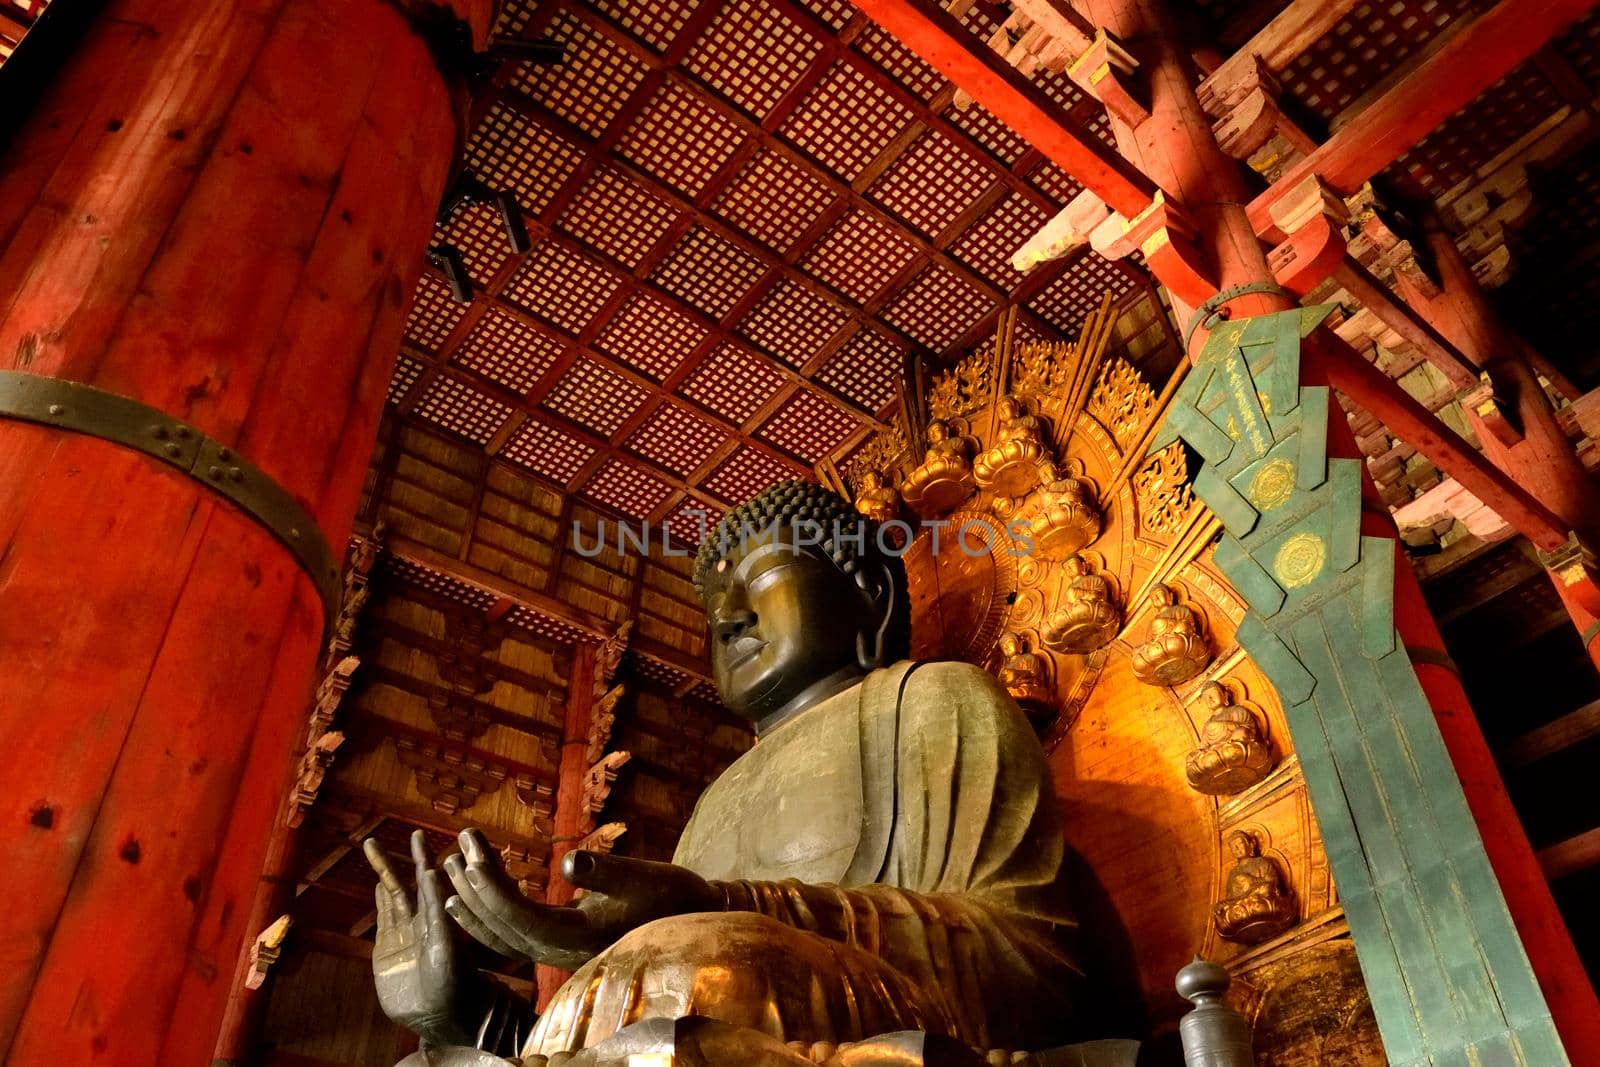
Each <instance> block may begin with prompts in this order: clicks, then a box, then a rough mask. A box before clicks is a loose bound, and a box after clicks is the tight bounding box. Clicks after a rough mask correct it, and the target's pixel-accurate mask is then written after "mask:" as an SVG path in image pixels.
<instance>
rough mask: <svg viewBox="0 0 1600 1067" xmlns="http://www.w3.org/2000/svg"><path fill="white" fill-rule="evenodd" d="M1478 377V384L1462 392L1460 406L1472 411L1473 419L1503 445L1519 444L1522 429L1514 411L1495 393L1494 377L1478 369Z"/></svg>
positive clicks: (1508, 446)
mask: <svg viewBox="0 0 1600 1067" xmlns="http://www.w3.org/2000/svg"><path fill="white" fill-rule="evenodd" d="M1478 378H1479V384H1478V385H1477V386H1476V387H1475V388H1473V389H1470V390H1468V391H1467V392H1465V393H1463V394H1462V396H1461V405H1462V407H1464V408H1466V409H1467V410H1468V411H1470V412H1471V413H1472V416H1473V421H1474V422H1476V423H1477V424H1478V425H1479V426H1480V427H1482V429H1483V431H1484V432H1485V433H1487V434H1489V435H1490V436H1491V437H1493V438H1494V439H1495V440H1496V441H1499V442H1500V443H1501V444H1502V445H1504V446H1505V447H1507V448H1510V447H1511V446H1512V445H1516V444H1520V443H1521V442H1522V436H1523V435H1522V430H1521V428H1520V427H1519V426H1518V425H1517V418H1516V415H1515V413H1514V412H1513V411H1512V410H1510V409H1509V408H1508V406H1507V405H1506V404H1504V403H1503V402H1502V401H1501V400H1500V398H1499V397H1498V396H1496V395H1495V387H1494V379H1493V378H1491V377H1489V372H1488V371H1480V372H1479V374H1478Z"/></svg>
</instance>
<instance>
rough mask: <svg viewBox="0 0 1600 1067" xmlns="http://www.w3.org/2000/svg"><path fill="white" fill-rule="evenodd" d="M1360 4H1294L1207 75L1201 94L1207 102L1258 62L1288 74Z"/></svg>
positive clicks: (1324, 0) (1317, 0)
mask: <svg viewBox="0 0 1600 1067" xmlns="http://www.w3.org/2000/svg"><path fill="white" fill-rule="evenodd" d="M1359 3H1360V0H1294V2H1293V3H1291V4H1290V5H1289V6H1288V7H1286V8H1284V9H1283V10H1282V11H1280V12H1279V13H1278V14H1277V15H1276V16H1274V17H1273V19H1272V21H1271V22H1269V23H1267V25H1265V26H1264V27H1262V28H1261V30H1260V31H1259V32H1257V33H1256V34H1255V35H1254V36H1252V37H1251V38H1250V40H1249V41H1247V42H1246V43H1245V44H1244V45H1243V46H1242V47H1240V49H1239V50H1238V51H1237V52H1235V53H1234V54H1233V55H1231V56H1229V57H1228V58H1227V59H1226V60H1224V61H1223V63H1222V65H1221V66H1219V67H1218V68H1217V69H1216V70H1214V71H1212V72H1211V73H1210V74H1209V75H1207V76H1206V80H1205V81H1203V82H1201V83H1200V88H1199V89H1198V90H1197V93H1198V94H1199V96H1200V98H1201V99H1202V100H1204V99H1205V98H1206V96H1207V94H1208V91H1209V92H1214V91H1215V90H1216V88H1217V87H1218V86H1223V85H1232V84H1233V83H1235V82H1237V81H1239V80H1240V79H1241V78H1243V77H1244V76H1245V75H1247V74H1248V73H1249V72H1250V71H1251V70H1252V68H1254V66H1255V64H1256V62H1257V61H1258V60H1259V61H1260V63H1261V64H1262V65H1263V66H1265V67H1266V68H1267V69H1268V70H1270V71H1272V72H1273V73H1274V74H1276V73H1279V72H1280V71H1283V70H1286V69H1287V68H1288V67H1289V64H1291V63H1293V62H1294V61H1295V59H1296V58H1298V57H1299V55H1300V54H1301V53H1302V52H1304V51H1305V50H1306V49H1307V48H1309V47H1311V45H1312V44H1314V43H1315V42H1316V41H1317V40H1318V39H1319V38H1321V37H1322V35H1323V34H1325V33H1327V32H1328V31H1329V30H1331V29H1333V28H1334V27H1335V26H1337V25H1338V24H1339V20H1340V19H1342V18H1344V17H1345V15H1347V14H1349V13H1350V11H1351V10H1352V9H1354V8H1355V7H1356V6H1357V4H1359Z"/></svg>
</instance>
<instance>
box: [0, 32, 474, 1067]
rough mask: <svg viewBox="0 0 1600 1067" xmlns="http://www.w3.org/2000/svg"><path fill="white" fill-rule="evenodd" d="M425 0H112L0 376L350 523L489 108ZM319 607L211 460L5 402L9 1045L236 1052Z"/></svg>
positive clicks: (123, 1052) (54, 173)
mask: <svg viewBox="0 0 1600 1067" xmlns="http://www.w3.org/2000/svg"><path fill="white" fill-rule="evenodd" d="M408 6H409V5H407V4H404V3H391V2H386V0H240V2H238V3H229V4H171V3H165V2H161V0H109V2H108V3H106V4H105V6H104V10H103V13H102V14H101V15H100V16H99V17H98V18H97V19H96V20H95V21H94V23H93V24H92V25H91V26H90V27H89V28H88V30H87V32H86V34H85V36H84V38H83V40H82V42H81V44H80V45H79V46H78V47H77V49H76V50H75V51H74V53H73V54H72V56H71V57H70V58H69V59H68V60H67V61H66V62H65V64H64V65H63V66H62V67H61V69H59V70H58V71H57V72H56V73H55V76H54V78H53V80H52V81H51V83H50V84H49V85H48V86H46V87H44V91H43V93H42V96H41V97H40V98H39V99H38V100H37V101H36V102H34V103H33V110H32V113H31V114H30V115H29V116H28V118H27V119H26V120H25V121H24V122H23V123H22V125H21V127H20V129H19V131H18V133H17V136H16V137H15V139H14V140H13V142H12V143H11V144H10V145H8V146H6V155H5V157H4V160H3V162H0V278H4V279H6V283H7V284H6V286H5V291H4V293H3V294H0V369H3V370H6V371H20V372H26V373H28V374H31V375H38V376H43V377H45V378H54V379H62V380H66V381H70V382H77V383H85V384H88V385H92V386H94V387H96V388H98V389H100V390H104V391H106V392H109V393H113V394H118V395H120V396H123V397H128V398H131V399H133V400H136V401H138V402H140V403H142V404H145V405H148V406H149V407H151V408H155V409H159V411H160V412H162V413H165V415H167V416H169V417H171V418H173V419H177V420H181V421H183V422H184V423H186V424H187V425H188V426H191V427H193V428H194V429H195V430H197V431H198V432H200V433H203V434H206V435H209V436H210V437H212V438H214V439H216V440H217V441H218V442H220V443H221V444H223V445H226V446H227V447H228V448H230V449H232V450H234V451H236V452H237V453H238V454H239V455H241V456H243V457H244V458H245V459H247V460H249V461H251V462H253V463H254V464H256V465H257V466H259V467H260V468H261V469H262V471H263V472H264V473H265V475H266V476H268V477H270V478H271V479H272V480H274V481H275V482H277V483H278V485H280V486H281V487H283V489H284V490H286V491H287V493H288V494H290V495H291V496H292V497H293V498H294V499H295V500H296V501H298V502H299V504H300V505H302V506H303V507H304V508H305V509H307V510H308V511H309V512H310V513H311V514H312V515H313V516H314V517H315V520H316V524H317V526H318V527H319V528H320V531H321V534H322V535H323V537H325V538H326V540H327V541H328V542H329V543H331V544H334V545H342V544H343V543H344V540H345V537H346V534H347V531H348V528H349V524H350V521H351V518H352V516H353V514H354V511H355V504H356V499H357V496H358V494H359V492H360V487H361V481H362V475H363V472H364V470H365V467H366V465H367V460H368V457H369V455H370V452H371V449H372V443H373V439H374V435H375V428H376V420H377V417H378V415H379V412H380V409H381V406H382V401H383V395H384V390H385V386H386V384H387V381H388V378H389V373H390V368H391V365H392V363H393V360H394V358H395V353H396V351H397V348H398V341H399V337H400V332H401V329H402V323H403V318H404V311H405V306H406V301H407V298H408V294H409V292H410V290H411V288H412V286H413V285H414V284H415V281H416V276H417V274H418V272H419V270H420V267H421V255H422V250H423V247H424V245H425V244H426V242H427V239H428V234H429V232H430V228H431V218H432V215H433V212H434V209H435V207H436V205H437V203H438V200H439V196H440V194H441V191H442V189H443V186H444V183H445V180H446V178H447V174H448V171H449V168H450V164H451V160H452V157H453V155H454V153H455V150H456V145H457V142H458V138H459V136H460V131H459V129H458V126H457V118H456V115H457V110H456V107H455V101H454V99H453V94H452V92H451V90H450V88H449V87H448V86H447V84H446V81H445V79H444V77H443V76H442V75H441V74H440V73H439V69H438V67H437V66H436V61H435V57H434V53H433V51H432V50H431V49H430V47H429V45H428V43H427V42H426V41H425V40H424V39H423V38H422V37H421V36H420V35H419V34H418V33H417V32H416V31H414V30H413V28H412V26H411V25H410V24H409V23H408V21H407V18H406V15H405V13H404V12H405V11H406V9H407V7H408ZM489 6H490V4H489V0H454V7H455V8H456V9H457V10H458V12H460V13H463V14H465V15H466V16H467V18H468V19H469V21H470V22H471V23H472V25H473V29H474V31H475V33H476V34H477V36H478V38H479V39H480V40H481V38H482V35H483V34H484V32H486V24H487V18H488V9H489ZM68 406H71V405H70V404H69V405H68ZM135 429H136V430H137V427H136V428H135ZM302 535H304V532H302ZM322 625H323V605H322V604H321V602H320V600H319V596H318V593H317V590H316V587H315V586H314V584H313V583H312V581H311V580H310V579H309V577H308V576H307V573H306V572H305V571H303V570H302V568H301V566H300V565H299V563H298V562H297V560H296V557H295V556H294V555H293V554H292V553H291V552H289V551H288V550H287V549H286V548H284V547H283V543H282V542H281V541H280V540H279V539H278V538H277V537H275V536H274V535H273V534H272V533H270V532H269V531H268V529H267V528H266V527H265V526H264V525H263V524H262V523H260V522H258V521H257V520H255V519H253V518H251V517H250V516H249V515H247V514H246V513H245V512H244V511H242V510H240V509H239V508H238V507H235V506H234V505H233V504H231V503H229V502H228V501H227V500H225V499H224V498H222V497H221V496H219V495H218V494H217V493H216V492H215V491H214V490H213V489H212V488H210V487H209V486H207V485H205V484H202V482H201V481H200V480H197V479H196V478H194V477H191V476H189V475H188V474H185V473H183V472H182V471H180V470H177V469H176V468H174V467H172V466H170V465H168V464H166V463H164V462H162V461H160V460H159V459H157V458H153V457H152V456H150V455H147V454H145V453H144V452H142V451H140V450H139V449H137V448H133V447H129V446H127V445H123V444H116V443H112V442H111V441H109V440H106V439H104V438H102V437H100V436H96V435H94V434H91V433H77V432H69V431H65V430H61V429H57V428H54V427H51V426H47V425H40V424H37V423H31V422H23V421H18V420H16V419H11V418H5V417H0V663H4V664H5V684H4V685H3V686H0V782H3V783H4V787H3V789H0V869H3V870H5V871H6V872H7V873H8V875H9V876H10V878H11V879H12V884H11V886H10V887H9V893H8V903H7V906H6V907H5V909H3V911H0V1063H4V1064H6V1065H7V1067H33V1065H36V1064H56V1063H85V1064H88V1063H105V1064H116V1065H118V1067H135V1065H141V1064H157V1063H159V1064H163V1065H175V1067H176V1065H189V1064H202V1063H205V1062H207V1060H208V1059H209V1057H210V1054H211V1052H212V1048H213V1043H214V1041H215V1038H216V1034H217V1022H218V1018H219V1016H220V1014H221V1011H222V1007H223V1002H224V999H225V998H226V995H227V991H228V982H229V979H230V977H231V976H232V974H233V969H234V961H235V959H236V958H237V953H238V951H239V948H240V946H241V944H242V942H243V939H244V937H245V936H246V935H247V934H250V935H253V934H254V933H255V931H254V930H248V931H247V930H246V928H245V924H246V912H247V911H248V910H249V907H250V902H251V899H252V896H253V894H254V891H255V886H256V880H257V876H258V875H259V873H260V871H261V869H262V858H263V851H264V849H265V845H266V841H267V837H268V833H269V831H270V827H271V824H272V821H273V818H274V816H275V814H276V813H277V811H278V805H279V804H280V802H281V799H282V794H283V788H284V784H285V780H286V777H287V772H288V761H289V756H290V752H291V747H292V744H293V741H294V738H295V735H296V734H297V733H298V732H299V730H300V729H302V728H303V715H304V709H305V707H306V700H307V695H308V691H309V683H310V681H311V677H312V672H313V669H314V667H315V665H316V660H317V653H318V651H319V649H320V646H321V630H322Z"/></svg>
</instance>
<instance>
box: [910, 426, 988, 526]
mask: <svg viewBox="0 0 1600 1067" xmlns="http://www.w3.org/2000/svg"><path fill="white" fill-rule="evenodd" d="M927 432H928V451H927V453H926V454H925V455H924V456H923V459H922V465H921V466H919V467H917V468H916V469H915V470H913V471H912V472H911V473H910V474H908V475H906V480H905V481H903V482H901V483H900V496H901V497H902V498H903V499H904V500H905V502H906V505H907V506H908V507H910V508H911V509H912V510H913V511H915V512H916V513H917V514H918V515H923V516H930V515H943V514H944V513H945V512H947V511H949V510H950V509H951V508H954V507H955V506H956V505H957V504H960V503H961V502H963V501H964V500H966V499H967V497H969V496H971V495H972V494H973V492H974V490H976V489H977V483H976V482H975V481H973V479H972V466H971V464H970V463H969V462H968V460H967V457H968V455H969V454H970V452H971V445H970V444H969V443H968V440H967V438H966V437H964V436H962V435H960V434H953V433H952V432H951V430H950V424H949V423H947V422H944V421H942V420H939V419H935V420H934V421H932V422H930V423H928V431H927Z"/></svg>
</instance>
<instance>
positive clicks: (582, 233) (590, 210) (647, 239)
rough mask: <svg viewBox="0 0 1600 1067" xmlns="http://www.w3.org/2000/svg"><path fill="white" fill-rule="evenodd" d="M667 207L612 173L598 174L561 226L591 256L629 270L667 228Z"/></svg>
mask: <svg viewBox="0 0 1600 1067" xmlns="http://www.w3.org/2000/svg"><path fill="white" fill-rule="evenodd" d="M676 217H677V211H676V210H674V209H673V207H672V205H671V204H668V203H667V202H666V201H664V200H662V199H661V198H660V197H658V196H656V195H654V194H653V193H651V192H650V191H648V190H646V189H644V188H642V187H641V186H640V185H639V184H638V183H637V182H635V181H634V180H633V179H631V178H629V177H628V176H626V175H625V174H623V173H621V172H620V171H617V170H614V169H612V168H611V167H601V168H599V169H598V170H597V171H596V172H595V174H594V176H593V177H592V178H590V179H589V182H588V184H587V185H585V186H584V187H583V191H582V192H581V193H579V194H578V197H577V199H576V200H574V201H573V204H572V206H571V207H570V208H568V209H567V213H566V214H565V215H563V216H562V218H561V226H562V228H563V229H565V230H566V231H567V232H568V233H570V234H572V236H574V237H576V238H577V239H578V240H580V241H582V242H583V243H585V244H586V245H588V246H589V247H591V248H593V249H594V250H595V251H596V252H599V253H600V254H601V255H603V256H606V257H608V258H610V259H613V260H615V261H616V262H618V263H620V264H622V266H624V267H626V268H628V269H629V270H632V269H633V268H635V267H637V266H638V265H639V264H640V262H641V261H643V259H644V257H645V254H646V253H648V252H649V251H650V249H652V248H653V247H655V245H656V242H658V241H660V240H661V238H662V237H663V236H665V235H666V232H667V231H668V230H669V229H671V228H672V220H673V219H674V218H676Z"/></svg>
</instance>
